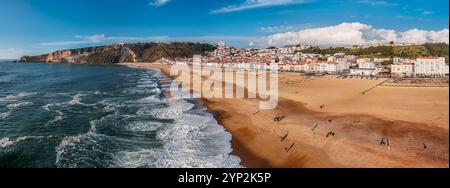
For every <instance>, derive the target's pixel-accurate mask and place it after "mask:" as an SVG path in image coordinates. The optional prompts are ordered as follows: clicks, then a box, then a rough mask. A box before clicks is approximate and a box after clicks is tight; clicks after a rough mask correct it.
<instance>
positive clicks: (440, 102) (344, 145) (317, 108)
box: [131, 63, 449, 168]
mask: <svg viewBox="0 0 450 188" xmlns="http://www.w3.org/2000/svg"><path fill="white" fill-rule="evenodd" d="M131 66H134V67H147V68H159V69H161V70H162V71H163V72H165V73H169V71H170V69H169V67H168V66H165V65H157V64H146V63H141V64H139V63H138V64H136V63H135V64H132V65H131ZM239 74H240V76H242V75H243V74H244V73H239ZM382 81H383V80H361V79H356V78H353V79H337V78H335V77H333V76H325V77H318V78H317V77H316V78H313V77H305V76H302V75H300V74H295V73H281V74H280V75H279V88H280V90H279V97H280V101H279V105H278V107H277V108H276V109H274V110H259V101H258V100H257V99H202V101H203V102H204V103H205V105H206V106H207V107H208V109H209V110H211V111H214V112H215V113H217V114H218V115H217V116H218V120H219V122H220V123H221V124H222V125H223V126H224V127H225V128H226V129H227V130H228V131H229V132H230V133H231V134H232V135H233V140H232V146H233V149H234V152H233V154H235V155H237V156H239V157H241V159H242V164H243V165H244V166H246V167H275V168H278V167H287V168H296V167H299V168H314V167H319V168H332V167H363V168H368V167H382V168H395V167H445V168H448V167H449V164H448V160H449V159H448V157H449V137H448V135H449V130H448V127H449V120H448V116H449V109H448V104H449V100H448V99H449V90H448V87H444V88H442V87H441V88H410V87H408V88H403V87H384V86H380V87H376V88H375V89H373V90H371V91H369V92H367V93H366V94H365V95H363V94H361V93H362V91H364V90H366V89H368V88H371V87H373V86H375V85H377V84H378V83H380V82H382ZM243 87H245V86H243ZM279 115H285V116H286V118H284V119H283V120H281V121H280V122H275V121H274V120H273V119H274V117H276V116H279ZM329 133H334V136H333V135H329ZM286 135H287V136H286ZM327 135H329V136H328V137H327ZM283 137H285V138H284V139H282V138H283ZM281 140H283V141H281ZM287 148H288V149H289V148H290V150H289V152H287V151H286V149H287Z"/></svg>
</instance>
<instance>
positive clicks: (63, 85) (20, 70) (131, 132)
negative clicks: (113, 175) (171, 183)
mask: <svg viewBox="0 0 450 188" xmlns="http://www.w3.org/2000/svg"><path fill="white" fill-rule="evenodd" d="M162 79H167V77H165V75H163V74H162V73H160V72H159V71H158V70H151V69H133V68H128V67H122V66H95V65H72V64H71V65H69V64H42V63H32V64H21V63H13V62H0V168H1V167H19V168H25V167H31V168H41V167H45V168H179V167H187V168H190V167H206V168H210V167H225V168H226V167H241V166H240V159H239V158H238V157H236V156H233V155H230V153H231V151H232V149H231V145H230V140H231V135H230V134H229V133H228V132H226V131H225V130H224V128H223V127H221V126H220V125H218V124H217V122H216V120H215V119H214V118H213V116H212V115H211V114H210V113H208V112H207V111H206V109H205V108H204V107H203V106H201V105H195V104H194V103H196V101H186V100H183V99H176V98H171V99H167V98H164V97H162V95H161V93H162V91H161V90H162V89H161V84H160V83H161V82H160V80H162Z"/></svg>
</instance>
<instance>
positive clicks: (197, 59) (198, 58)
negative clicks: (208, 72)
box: [192, 55, 202, 65]
mask: <svg viewBox="0 0 450 188" xmlns="http://www.w3.org/2000/svg"><path fill="white" fill-rule="evenodd" d="M192 64H193V65H202V56H201V55H194V57H193V61H192Z"/></svg>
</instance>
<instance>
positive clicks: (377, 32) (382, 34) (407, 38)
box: [253, 22, 449, 47]
mask: <svg viewBox="0 0 450 188" xmlns="http://www.w3.org/2000/svg"><path fill="white" fill-rule="evenodd" d="M390 41H394V42H396V43H413V44H422V43H426V42H445V43H449V29H443V30H440V31H426V30H419V29H411V30H408V31H405V32H398V31H395V30H390V29H377V28H374V27H372V26H371V25H367V24H362V23H359V22H354V23H342V24H339V25H335V26H328V27H320V28H312V29H304V30H300V31H297V32H285V33H278V34H274V35H270V36H267V37H262V38H261V39H260V40H259V41H255V42H253V44H254V45H257V46H261V47H264V46H285V45H295V44H309V45H317V46H352V45H367V44H377V43H389V42H390Z"/></svg>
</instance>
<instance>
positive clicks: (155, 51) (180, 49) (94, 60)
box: [20, 42, 216, 64]
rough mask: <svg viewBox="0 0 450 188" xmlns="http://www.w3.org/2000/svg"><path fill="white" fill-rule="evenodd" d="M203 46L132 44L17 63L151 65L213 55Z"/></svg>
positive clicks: (28, 58)
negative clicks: (167, 59) (162, 60)
mask: <svg viewBox="0 0 450 188" xmlns="http://www.w3.org/2000/svg"><path fill="white" fill-rule="evenodd" d="M215 49H216V47H215V46H213V45H210V44H205V43H194V42H173V43H161V42H151V43H135V44H113V45H107V46H96V47H87V48H78V49H67V50H59V51H56V52H53V53H49V54H43V55H38V56H23V57H21V58H20V62H23V63H30V62H47V63H81V64H115V63H124V62H155V61H157V60H159V59H161V58H178V57H192V56H193V55H194V54H202V53H204V52H209V51H214V50H215Z"/></svg>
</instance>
